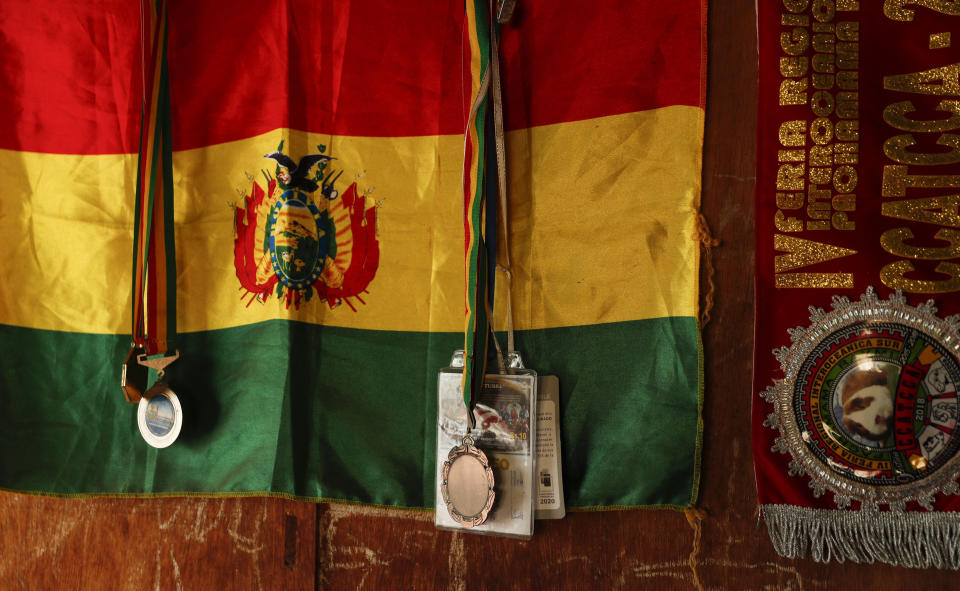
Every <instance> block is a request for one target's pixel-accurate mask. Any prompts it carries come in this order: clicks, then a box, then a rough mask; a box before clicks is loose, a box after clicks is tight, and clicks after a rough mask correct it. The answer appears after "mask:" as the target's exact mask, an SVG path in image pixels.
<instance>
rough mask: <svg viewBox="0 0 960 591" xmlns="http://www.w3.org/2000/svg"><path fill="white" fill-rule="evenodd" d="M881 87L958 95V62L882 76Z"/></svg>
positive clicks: (959, 68) (902, 90)
mask: <svg viewBox="0 0 960 591" xmlns="http://www.w3.org/2000/svg"><path fill="white" fill-rule="evenodd" d="M883 87H884V88H886V89H887V90H899V91H900V92H913V93H916V94H946V95H954V96H956V95H960V63H958V64H952V65H949V66H943V67H941V68H933V69H932V70H925V71H923V72H913V73H912V74H900V75H898V76H884V77H883Z"/></svg>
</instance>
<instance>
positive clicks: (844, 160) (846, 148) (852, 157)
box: [833, 142, 860, 164]
mask: <svg viewBox="0 0 960 591" xmlns="http://www.w3.org/2000/svg"><path fill="white" fill-rule="evenodd" d="M833 150H834V151H833V163H834V164H857V163H858V162H859V161H860V146H859V144H856V143H844V142H838V143H836V144H834V145H833Z"/></svg>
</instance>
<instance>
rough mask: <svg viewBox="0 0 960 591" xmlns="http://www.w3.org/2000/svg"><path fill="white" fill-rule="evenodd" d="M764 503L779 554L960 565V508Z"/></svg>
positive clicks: (932, 565) (823, 559)
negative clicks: (852, 507) (895, 508)
mask: <svg viewBox="0 0 960 591" xmlns="http://www.w3.org/2000/svg"><path fill="white" fill-rule="evenodd" d="M875 507H876V506H874V508H873V509H865V510H862V511H849V510H831V509H810V508H807V507H796V506H794V505H761V507H760V510H761V513H762V515H763V520H764V521H765V522H766V523H767V531H768V532H769V533H770V539H771V540H772V541H773V547H774V549H775V550H776V551H777V554H779V555H780V556H783V557H784V558H805V557H807V556H810V557H812V558H813V559H814V560H815V561H817V562H830V561H831V560H835V561H837V562H844V561H847V560H850V561H852V562H860V563H867V564H872V563H874V562H885V563H888V564H893V565H897V566H905V567H908V568H942V569H947V568H948V569H953V570H957V569H960V513H958V512H939V511H938V512H929V513H927V512H919V511H911V512H904V511H879V510H877V509H876V508H875Z"/></svg>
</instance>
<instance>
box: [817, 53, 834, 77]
mask: <svg viewBox="0 0 960 591" xmlns="http://www.w3.org/2000/svg"><path fill="white" fill-rule="evenodd" d="M813 71H814V72H820V73H823V74H833V73H834V72H836V71H837V67H836V65H835V64H834V57H833V54H832V53H815V54H814V55H813Z"/></svg>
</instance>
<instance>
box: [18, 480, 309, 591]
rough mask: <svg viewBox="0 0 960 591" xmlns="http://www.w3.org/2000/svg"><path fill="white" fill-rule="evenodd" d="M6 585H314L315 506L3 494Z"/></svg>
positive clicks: (268, 500)
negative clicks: (65, 497)
mask: <svg viewBox="0 0 960 591" xmlns="http://www.w3.org/2000/svg"><path fill="white" fill-rule="evenodd" d="M0 524H2V532H3V534H2V535H0V589H4V590H7V589H10V590H15V589H31V590H32V589H84V590H87V589H90V590H96V589H105V590H106V589H110V590H130V591H134V590H137V591H140V590H143V589H151V590H167V589H170V590H175V591H182V590H183V589H236V590H246V589H250V590H258V591H259V590H261V589H297V590H301V589H302V590H309V589H313V588H314V587H315V573H314V565H315V561H314V557H315V555H316V546H315V538H316V508H315V506H314V505H311V504H308V503H297V502H294V501H286V500H279V499H272V498H246V499H199V498H170V499H56V498H48V497H38V496H30V495H16V494H10V493H5V494H0Z"/></svg>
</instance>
